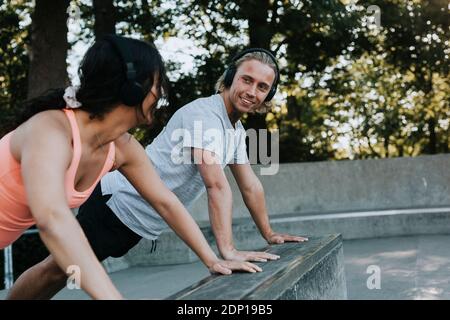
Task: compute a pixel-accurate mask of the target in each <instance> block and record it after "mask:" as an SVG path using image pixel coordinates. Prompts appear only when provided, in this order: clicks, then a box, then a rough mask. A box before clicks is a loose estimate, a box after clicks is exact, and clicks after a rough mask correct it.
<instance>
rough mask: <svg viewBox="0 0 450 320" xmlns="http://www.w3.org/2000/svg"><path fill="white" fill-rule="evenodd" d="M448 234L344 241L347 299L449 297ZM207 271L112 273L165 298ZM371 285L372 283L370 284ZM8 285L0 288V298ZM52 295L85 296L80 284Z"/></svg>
mask: <svg viewBox="0 0 450 320" xmlns="http://www.w3.org/2000/svg"><path fill="white" fill-rule="evenodd" d="M449 243H450V235H426V236H408V237H393V238H380V239H364V240H346V241H344V257H345V270H346V279H347V291H348V298H349V299H387V300H391V299H401V300H403V299H450V249H449V245H448V244H449ZM207 275H208V270H207V269H206V268H205V267H204V266H203V264H201V263H200V262H195V263H190V264H182V265H180V264H179V265H167V266H155V267H134V268H130V269H126V270H122V271H118V272H114V273H111V277H112V279H113V281H114V283H115V284H116V285H117V287H118V289H119V290H120V291H121V292H122V294H123V295H124V296H125V297H126V298H128V299H163V298H165V297H168V296H170V295H172V294H174V293H176V292H178V291H179V290H181V289H184V288H185V287H187V286H189V285H192V284H194V283H196V282H197V281H199V280H201V279H202V278H204V277H206V276H207ZM369 288H372V289H369ZM5 295H6V291H0V298H4V297H5ZM55 299H88V296H87V295H86V294H85V293H84V292H83V291H82V290H68V289H64V290H63V291H61V292H60V293H59V294H58V295H57V296H56V297H55Z"/></svg>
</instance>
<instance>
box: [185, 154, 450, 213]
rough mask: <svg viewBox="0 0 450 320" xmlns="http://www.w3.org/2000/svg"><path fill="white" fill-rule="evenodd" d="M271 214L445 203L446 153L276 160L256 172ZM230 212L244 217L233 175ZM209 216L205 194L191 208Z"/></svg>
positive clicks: (449, 160)
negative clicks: (267, 170)
mask: <svg viewBox="0 0 450 320" xmlns="http://www.w3.org/2000/svg"><path fill="white" fill-rule="evenodd" d="M253 169H254V171H255V173H256V174H257V175H258V176H259V177H260V179H261V182H262V184H263V186H264V189H265V192H266V201H267V205H268V208H269V212H270V215H277V214H287V213H295V214H300V215H306V214H308V215H309V214H323V213H331V212H342V211H366V210H386V209H399V208H424V207H442V206H450V192H449V185H450V170H449V169H450V155H434V156H420V157H416V158H394V159H377V160H353V161H326V162H314V163H291V164H281V165H280V168H279V171H278V173H277V174H275V175H272V176H261V175H260V171H261V170H260V169H261V167H260V166H253ZM227 177H228V180H229V181H230V184H231V187H232V190H233V208H234V210H233V217H235V218H236V217H248V216H249V214H248V211H247V209H246V208H245V205H244V203H243V201H242V198H241V196H240V193H239V190H238V187H237V185H236V183H235V181H234V178H233V176H232V175H231V173H230V172H229V170H227ZM190 212H191V213H192V215H193V216H194V218H195V219H196V220H197V221H207V220H208V210H207V201H206V194H203V195H202V196H201V197H200V198H199V199H198V200H197V202H196V203H195V204H194V205H193V206H192V208H190Z"/></svg>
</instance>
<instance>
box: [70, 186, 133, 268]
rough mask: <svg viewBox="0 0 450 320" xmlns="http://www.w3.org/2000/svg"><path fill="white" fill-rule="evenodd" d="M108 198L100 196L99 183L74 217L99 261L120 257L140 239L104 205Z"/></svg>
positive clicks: (109, 196) (108, 196) (107, 196)
mask: <svg viewBox="0 0 450 320" xmlns="http://www.w3.org/2000/svg"><path fill="white" fill-rule="evenodd" d="M109 198H111V195H102V190H101V187H100V183H99V184H98V185H97V186H96V187H95V189H94V192H93V193H92V194H91V196H90V197H89V199H88V200H87V201H86V202H85V203H84V204H83V205H82V206H81V207H80V209H79V210H78V215H77V217H76V218H77V220H78V222H79V223H80V225H81V228H82V229H83V231H84V233H85V235H86V237H87V239H88V241H89V244H90V245H91V247H92V250H94V253H95V255H96V256H97V258H98V260H100V261H103V260H105V259H106V258H108V257H115V258H119V257H122V256H123V255H125V254H126V253H127V252H128V250H130V249H131V248H133V247H134V246H135V245H136V244H137V243H138V242H139V241H140V240H141V239H142V237H141V236H140V235H138V234H136V233H135V232H133V231H132V230H130V228H128V227H127V226H126V225H124V224H123V223H122V221H120V220H119V218H117V217H116V215H115V214H114V212H113V211H112V210H111V209H110V208H109V207H108V206H107V205H106V202H107V201H108V199H109Z"/></svg>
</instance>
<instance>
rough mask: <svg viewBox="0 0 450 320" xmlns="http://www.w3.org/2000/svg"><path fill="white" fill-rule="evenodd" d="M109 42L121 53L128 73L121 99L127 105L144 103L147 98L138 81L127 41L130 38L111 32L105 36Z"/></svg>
mask: <svg viewBox="0 0 450 320" xmlns="http://www.w3.org/2000/svg"><path fill="white" fill-rule="evenodd" d="M104 39H105V40H106V41H108V43H110V44H111V45H112V46H113V48H114V49H115V51H116V52H117V53H118V54H119V56H120V58H121V60H122V63H123V66H124V70H125V75H126V82H125V83H124V84H123V85H122V87H121V89H120V92H119V94H120V99H121V101H122V102H123V103H124V104H126V105H127V106H136V105H139V104H141V103H142V101H144V98H145V94H144V91H143V89H142V86H141V85H140V84H139V83H138V82H137V81H136V76H137V72H136V68H135V64H134V60H133V58H132V54H131V51H130V48H129V47H128V45H127V42H128V41H130V39H127V38H125V37H121V36H118V35H114V34H109V35H107V36H105V37H104Z"/></svg>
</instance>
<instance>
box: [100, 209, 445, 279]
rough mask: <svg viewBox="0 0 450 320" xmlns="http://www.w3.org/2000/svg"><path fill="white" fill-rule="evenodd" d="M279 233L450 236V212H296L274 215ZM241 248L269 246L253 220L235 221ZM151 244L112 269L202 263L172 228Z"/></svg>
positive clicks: (208, 235)
mask: <svg viewBox="0 0 450 320" xmlns="http://www.w3.org/2000/svg"><path fill="white" fill-rule="evenodd" d="M271 224H272V226H273V228H274V229H275V230H277V231H278V232H286V233H292V234H299V235H314V236H320V235H326V234H333V233H340V234H342V237H343V239H346V240H350V239H367V238H380V237H393V236H409V235H425V234H450V208H423V209H403V210H384V211H367V212H346V213H335V214H323V215H306V216H299V215H294V214H287V215H277V216H272V217H271ZM200 225H201V226H202V227H201V229H202V232H203V234H204V235H205V237H206V239H207V240H208V242H209V243H210V244H211V246H212V248H213V250H215V251H216V253H217V250H216V244H215V239H214V236H213V234H212V231H211V228H210V227H209V224H208V223H205V222H202V223H200ZM233 234H234V241H235V244H236V247H237V248H239V249H241V250H254V249H255V248H262V247H264V246H266V245H267V243H266V242H265V241H264V239H263V238H262V237H261V236H260V234H259V231H258V230H257V228H256V226H255V224H254V223H253V222H252V221H251V219H249V218H246V219H244V218H240V219H234V220H233ZM151 248H152V244H151V241H146V240H142V241H141V242H140V243H139V244H138V245H137V246H136V247H135V248H133V249H132V250H130V252H129V253H128V254H127V255H125V256H124V257H123V258H119V259H112V258H110V259H107V260H106V261H105V263H104V265H105V267H106V268H107V270H108V271H110V272H111V271H118V270H122V269H125V268H127V267H132V266H151V265H164V264H179V263H188V262H194V261H197V260H198V258H197V256H196V255H195V254H194V252H192V250H190V249H189V248H188V247H187V245H186V244H184V242H183V241H182V240H181V239H180V238H178V236H177V235H176V234H175V233H174V232H173V231H171V230H170V229H166V230H165V231H164V232H163V233H162V234H161V236H160V238H159V240H158V245H157V249H156V252H151V251H152V250H151Z"/></svg>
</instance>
